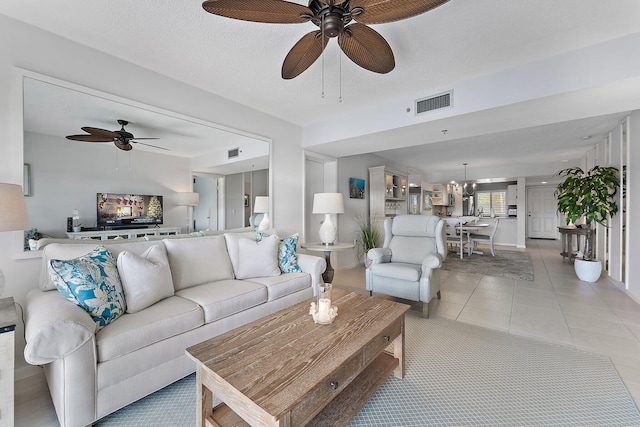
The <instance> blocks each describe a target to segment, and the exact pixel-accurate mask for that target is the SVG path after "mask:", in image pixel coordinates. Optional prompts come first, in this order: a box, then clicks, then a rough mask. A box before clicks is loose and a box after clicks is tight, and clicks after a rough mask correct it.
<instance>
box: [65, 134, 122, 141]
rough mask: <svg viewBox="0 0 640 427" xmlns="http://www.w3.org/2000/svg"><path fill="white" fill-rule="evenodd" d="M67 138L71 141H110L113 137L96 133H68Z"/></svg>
mask: <svg viewBox="0 0 640 427" xmlns="http://www.w3.org/2000/svg"><path fill="white" fill-rule="evenodd" d="M67 139H70V140H72V141H83V142H111V141H113V138H105V137H102V136H96V135H68V136H67Z"/></svg>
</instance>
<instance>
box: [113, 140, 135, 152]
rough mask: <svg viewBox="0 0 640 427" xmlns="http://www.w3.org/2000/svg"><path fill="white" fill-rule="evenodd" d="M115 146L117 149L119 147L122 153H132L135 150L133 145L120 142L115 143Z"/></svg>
mask: <svg viewBox="0 0 640 427" xmlns="http://www.w3.org/2000/svg"><path fill="white" fill-rule="evenodd" d="M113 145H115V146H116V147H118V148H119V149H121V150H122V151H131V150H132V149H133V146H132V145H131V144H129V143H128V142H127V143H125V144H123V143H122V142H120V141H113Z"/></svg>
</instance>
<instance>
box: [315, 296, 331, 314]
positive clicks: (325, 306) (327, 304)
mask: <svg viewBox="0 0 640 427" xmlns="http://www.w3.org/2000/svg"><path fill="white" fill-rule="evenodd" d="M330 309H331V300H330V299H329V298H320V299H319V300H318V314H320V315H321V316H322V317H329V310H330Z"/></svg>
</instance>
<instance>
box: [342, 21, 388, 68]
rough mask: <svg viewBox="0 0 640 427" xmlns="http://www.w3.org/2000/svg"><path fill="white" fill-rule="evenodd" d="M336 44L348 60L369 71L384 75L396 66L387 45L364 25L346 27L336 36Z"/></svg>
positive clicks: (382, 38)
mask: <svg viewBox="0 0 640 427" xmlns="http://www.w3.org/2000/svg"><path fill="white" fill-rule="evenodd" d="M338 44H339V45H340V48H341V49H342V51H343V52H344V53H345V55H347V56H348V57H349V59H351V60H352V61H353V62H355V63H356V64H358V65H359V66H361V67H362V68H365V69H367V70H369V71H373V72H375V73H380V74H386V73H388V72H389V71H391V70H393V68H394V67H395V66H396V61H395V59H394V58H393V51H392V50H391V46H389V43H387V41H386V40H385V39H384V37H382V36H381V35H380V34H378V33H377V32H376V31H374V30H372V29H371V28H369V27H367V26H366V25H364V24H358V23H356V24H351V25H349V26H348V27H346V28H345V31H344V32H343V33H342V34H340V36H338Z"/></svg>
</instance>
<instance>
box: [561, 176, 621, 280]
mask: <svg viewBox="0 0 640 427" xmlns="http://www.w3.org/2000/svg"><path fill="white" fill-rule="evenodd" d="M558 176H560V177H561V178H564V181H563V182H562V183H561V184H558V186H557V188H556V196H557V198H558V212H560V213H562V214H565V215H566V221H567V224H571V223H574V224H575V223H576V221H578V220H579V219H581V218H584V221H585V223H586V226H587V228H588V229H589V232H588V233H587V234H586V236H585V243H584V248H583V257H582V259H576V260H575V262H574V268H575V270H576V274H577V275H578V278H579V279H580V280H583V281H586V282H595V281H596V280H598V278H599V277H600V273H601V272H602V264H601V262H600V261H597V260H594V259H593V242H592V241H591V239H592V237H593V234H594V231H595V230H594V228H595V224H594V222H597V223H598V224H602V225H604V226H607V220H608V219H609V218H611V217H613V216H615V214H616V213H617V212H618V203H617V201H616V193H617V192H618V187H619V186H620V179H619V177H618V169H616V168H614V167H611V166H607V167H604V166H594V167H593V168H592V169H590V170H589V171H587V172H585V171H583V170H582V169H581V168H579V167H574V168H567V169H563V170H561V171H560V172H558Z"/></svg>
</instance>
